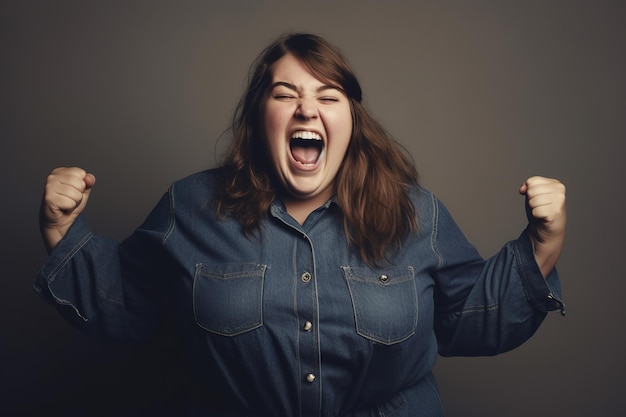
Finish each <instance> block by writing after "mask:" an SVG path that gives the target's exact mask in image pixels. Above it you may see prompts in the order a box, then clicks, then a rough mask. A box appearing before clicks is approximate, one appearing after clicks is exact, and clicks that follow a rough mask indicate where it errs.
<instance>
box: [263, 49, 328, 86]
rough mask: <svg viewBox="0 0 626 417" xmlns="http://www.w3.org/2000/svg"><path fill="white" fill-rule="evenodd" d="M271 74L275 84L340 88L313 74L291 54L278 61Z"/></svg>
mask: <svg viewBox="0 0 626 417" xmlns="http://www.w3.org/2000/svg"><path fill="white" fill-rule="evenodd" d="M271 73H272V82H273V83H276V82H287V83H289V84H293V85H295V86H298V87H306V86H309V85H312V86H320V85H328V86H333V87H335V88H339V87H338V86H337V83H335V82H332V81H330V80H324V79H322V77H320V76H318V75H315V74H313V73H312V72H311V70H310V69H309V68H308V67H307V66H306V65H305V64H304V63H303V62H302V61H301V60H300V59H298V58H296V57H295V56H293V55H291V54H287V55H285V56H283V57H282V58H280V59H279V60H278V61H276V62H275V63H274V65H273V66H272V70H271Z"/></svg>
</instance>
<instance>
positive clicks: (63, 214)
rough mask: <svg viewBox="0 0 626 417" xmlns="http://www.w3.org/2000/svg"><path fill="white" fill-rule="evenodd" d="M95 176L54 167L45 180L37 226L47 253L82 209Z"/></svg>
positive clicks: (75, 169) (77, 170) (76, 169)
mask: <svg viewBox="0 0 626 417" xmlns="http://www.w3.org/2000/svg"><path fill="white" fill-rule="evenodd" d="M95 182H96V177H94V176H93V175H92V174H88V173H87V172H85V170H83V169H81V168H56V169H54V170H53V171H52V172H51V173H50V174H49V175H48V178H47V180H46V187H45V191H44V196H43V200H42V202H41V210H40V216H39V227H40V229H41V234H42V236H43V239H44V242H45V244H46V247H47V248H48V251H52V249H54V248H55V247H56V245H57V244H58V243H59V241H61V239H63V237H64V236H65V234H66V233H67V231H68V230H69V228H70V226H71V225H72V224H73V223H74V220H76V217H78V215H79V214H80V213H82V211H83V210H84V209H85V205H86V204H87V200H88V199H89V194H90V193H91V189H92V188H93V186H94V184H95Z"/></svg>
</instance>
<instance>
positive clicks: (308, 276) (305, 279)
mask: <svg viewBox="0 0 626 417" xmlns="http://www.w3.org/2000/svg"><path fill="white" fill-rule="evenodd" d="M301 278H302V282H309V281H311V274H310V273H308V272H305V273H304V274H302V277H301Z"/></svg>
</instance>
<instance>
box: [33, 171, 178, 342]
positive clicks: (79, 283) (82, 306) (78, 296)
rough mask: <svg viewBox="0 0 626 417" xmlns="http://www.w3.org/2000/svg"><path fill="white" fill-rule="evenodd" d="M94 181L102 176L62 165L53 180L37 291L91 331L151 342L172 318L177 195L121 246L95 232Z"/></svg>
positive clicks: (164, 202)
mask: <svg viewBox="0 0 626 417" xmlns="http://www.w3.org/2000/svg"><path fill="white" fill-rule="evenodd" d="M94 183H95V177H94V176H93V175H91V174H87V173H86V172H85V171H84V170H82V169H80V168H58V169H55V170H54V171H52V173H51V174H50V175H49V176H48V180H47V183H46V190H45V193H44V198H43V202H42V205H41V215H40V227H41V233H42V236H43V238H44V242H45V244H46V247H47V248H48V251H49V256H48V259H47V260H46V262H45V263H44V265H43V267H42V268H41V269H40V271H39V273H38V275H37V278H36V280H35V284H34V287H33V288H34V290H35V292H37V293H38V294H39V295H41V296H42V297H43V298H44V299H45V300H47V301H48V302H50V303H51V304H53V305H54V306H55V307H56V308H57V310H58V311H59V312H60V313H61V315H62V316H63V317H64V318H65V319H66V320H67V321H69V322H70V323H72V324H73V325H75V326H76V327H78V328H79V329H81V330H82V331H83V332H85V333H87V334H90V335H94V336H100V337H106V338H113V339H120V340H144V339H146V338H148V337H150V336H151V334H152V333H153V332H154V330H156V328H157V326H158V325H159V324H160V323H161V321H162V319H163V317H164V314H166V311H165V310H166V308H164V307H165V306H164V302H163V299H164V297H163V293H164V282H165V278H166V277H167V276H170V275H171V274H170V271H171V265H170V264H171V261H170V258H169V256H168V255H167V253H166V252H167V251H166V249H165V246H164V240H165V239H164V236H165V233H166V231H167V230H168V227H169V225H170V220H171V216H170V214H171V212H170V210H169V207H170V202H169V195H166V196H164V198H163V199H162V200H161V202H160V203H159V204H158V205H157V207H155V209H154V210H153V211H152V213H151V215H150V216H149V217H148V219H147V220H146V223H145V224H144V225H142V227H140V228H138V229H137V230H136V231H135V232H134V233H133V235H132V236H130V237H129V238H128V239H126V240H125V241H124V242H122V243H119V242H117V241H115V240H113V239H110V238H107V237H105V236H100V235H96V234H94V233H93V232H92V231H91V230H90V229H89V227H88V226H87V223H86V221H85V219H84V216H82V215H81V213H82V212H83V210H84V208H85V205H86V203H87V200H88V198H89V193H90V192H91V189H92V187H93V185H94Z"/></svg>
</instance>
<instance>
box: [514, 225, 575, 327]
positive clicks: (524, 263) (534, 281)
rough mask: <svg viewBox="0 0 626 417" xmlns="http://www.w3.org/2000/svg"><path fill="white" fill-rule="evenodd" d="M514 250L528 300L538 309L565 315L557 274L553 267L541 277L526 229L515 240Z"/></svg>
mask: <svg viewBox="0 0 626 417" xmlns="http://www.w3.org/2000/svg"><path fill="white" fill-rule="evenodd" d="M515 252H516V255H517V256H516V257H515V258H516V261H517V268H518V271H519V274H520V278H521V280H522V285H523V286H524V291H525V292H526V297H527V299H528V302H529V303H530V304H531V305H532V306H533V307H534V308H535V309H537V310H539V311H543V312H548V311H554V310H560V311H561V314H563V315H565V305H564V304H563V302H562V301H561V284H560V280H559V274H558V272H557V270H556V268H554V269H553V270H552V271H551V272H550V274H549V275H548V277H546V278H544V277H543V275H542V274H541V270H540V269H539V266H538V265H537V262H536V261H535V253H534V249H533V244H532V240H531V238H530V234H529V233H528V231H527V230H524V232H522V234H521V235H520V237H519V238H518V239H517V240H516V241H515Z"/></svg>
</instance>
